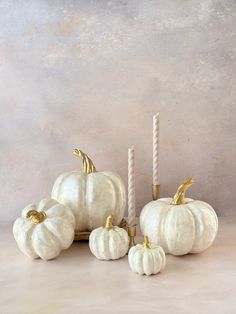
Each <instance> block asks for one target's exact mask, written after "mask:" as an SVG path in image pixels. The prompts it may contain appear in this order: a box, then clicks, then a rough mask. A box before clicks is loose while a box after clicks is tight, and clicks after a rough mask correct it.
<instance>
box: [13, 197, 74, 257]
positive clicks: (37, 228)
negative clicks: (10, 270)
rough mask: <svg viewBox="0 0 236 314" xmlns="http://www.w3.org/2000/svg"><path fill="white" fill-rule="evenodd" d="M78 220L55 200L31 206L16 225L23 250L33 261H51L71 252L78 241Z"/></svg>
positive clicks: (19, 242) (18, 240)
mask: <svg viewBox="0 0 236 314" xmlns="http://www.w3.org/2000/svg"><path fill="white" fill-rule="evenodd" d="M74 228H75V217H74V215H73V213H72V211H71V210H70V209H69V208H66V207H65V206H64V205H61V204H59V203H58V202H57V201H55V200H53V199H44V200H42V201H40V203H39V204H38V205H34V204H30V205H28V206H27V207H25V208H24V209H23V211H22V215H21V217H19V218H17V219H16V221H15V223H14V225H13V235H14V238H15V240H16V242H17V244H18V247H19V249H20V250H21V251H22V252H23V253H24V254H26V255H27V256H29V257H31V258H38V257H40V258H42V259H44V260H49V259H52V258H55V257H57V256H58V255H59V254H60V252H61V251H62V250H65V249H67V248H68V247H69V246H70V245H71V243H72V242H73V239H74Z"/></svg>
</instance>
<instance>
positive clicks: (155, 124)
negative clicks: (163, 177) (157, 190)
mask: <svg viewBox="0 0 236 314" xmlns="http://www.w3.org/2000/svg"><path fill="white" fill-rule="evenodd" d="M152 162H153V173H152V184H153V185H159V184H160V177H159V112H158V113H157V114H155V115H154V116H153V158H152Z"/></svg>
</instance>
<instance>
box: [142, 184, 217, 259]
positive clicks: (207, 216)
mask: <svg viewBox="0 0 236 314" xmlns="http://www.w3.org/2000/svg"><path fill="white" fill-rule="evenodd" d="M192 183H193V179H192V178H190V179H188V180H186V181H185V182H184V183H183V184H182V185H181V186H180V187H179V188H178V190H177V192H176V194H175V196H174V198H173V199H172V198H160V199H159V200H157V201H152V202H150V203H148V204H147V205H146V206H145V207H144V208H143V210H142V211H141V215H140V227H141V231H142V233H143V234H146V235H147V236H148V237H149V239H150V240H151V242H153V243H156V244H159V245H161V246H162V247H163V249H164V251H165V252H166V253H171V254H173V255H185V254H187V253H200V252H203V251H204V250H206V249H207V248H208V247H209V246H211V244H212V243H213V241H214V239H215V237H216V234H217V230H218V219H217V215H216V213H215V211H214V209H213V208H212V207H211V206H210V205H209V204H207V203H205V202H202V201H196V200H193V199H190V198H185V197H184V196H185V192H186V190H187V188H188V187H189V186H190V185H191V184H192Z"/></svg>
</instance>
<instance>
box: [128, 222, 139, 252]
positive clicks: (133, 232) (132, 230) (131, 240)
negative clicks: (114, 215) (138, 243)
mask: <svg viewBox="0 0 236 314" xmlns="http://www.w3.org/2000/svg"><path fill="white" fill-rule="evenodd" d="M136 226H137V225H133V226H128V227H127V232H128V236H129V250H130V249H131V248H132V247H133V246H135V241H134V238H135V236H136Z"/></svg>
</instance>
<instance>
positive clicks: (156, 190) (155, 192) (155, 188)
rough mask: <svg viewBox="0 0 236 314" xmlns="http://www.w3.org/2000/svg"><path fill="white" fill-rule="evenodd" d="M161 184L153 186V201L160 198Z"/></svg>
mask: <svg viewBox="0 0 236 314" xmlns="http://www.w3.org/2000/svg"><path fill="white" fill-rule="evenodd" d="M160 187H161V186H160V184H157V185H152V199H153V201H156V200H158V198H160Z"/></svg>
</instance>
